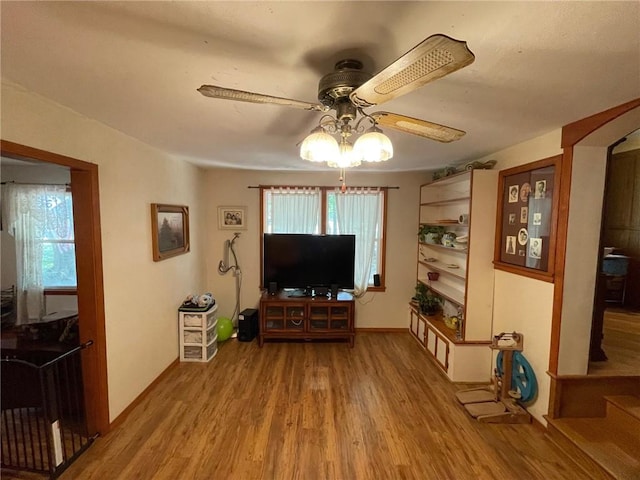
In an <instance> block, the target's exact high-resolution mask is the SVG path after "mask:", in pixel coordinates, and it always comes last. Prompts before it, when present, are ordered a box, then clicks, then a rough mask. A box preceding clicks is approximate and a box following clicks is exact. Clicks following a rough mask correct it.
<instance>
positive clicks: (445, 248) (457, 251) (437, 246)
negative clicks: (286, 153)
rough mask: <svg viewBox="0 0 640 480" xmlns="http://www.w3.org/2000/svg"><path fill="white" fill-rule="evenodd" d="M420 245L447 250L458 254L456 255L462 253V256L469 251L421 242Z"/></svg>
mask: <svg viewBox="0 0 640 480" xmlns="http://www.w3.org/2000/svg"><path fill="white" fill-rule="evenodd" d="M420 245H425V246H427V247H431V248H437V249H438V250H446V251H447V252H456V253H462V254H466V253H467V249H466V248H453V247H445V246H444V245H438V244H437V243H426V242H420Z"/></svg>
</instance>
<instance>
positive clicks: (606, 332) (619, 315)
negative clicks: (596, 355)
mask: <svg viewBox="0 0 640 480" xmlns="http://www.w3.org/2000/svg"><path fill="white" fill-rule="evenodd" d="M602 333H603V337H602V349H603V350H604V352H605V353H606V355H607V360H606V361H604V362H589V375H640V312H632V311H630V310H624V309H622V308H608V309H607V310H605V313H604V323H603V330H602Z"/></svg>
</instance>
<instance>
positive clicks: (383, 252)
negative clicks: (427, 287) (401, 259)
mask: <svg viewBox="0 0 640 480" xmlns="http://www.w3.org/2000/svg"><path fill="white" fill-rule="evenodd" d="M259 188H260V237H259V242H260V288H261V289H263V288H265V286H264V285H262V278H263V271H262V262H263V253H264V252H263V244H262V239H263V237H264V231H265V208H266V204H265V191H267V190H269V189H272V188H317V189H319V190H320V209H321V212H320V235H327V192H329V191H331V192H334V191H335V190H336V188H338V187H335V186H318V185H259ZM348 188H349V189H358V188H365V189H367V188H371V189H374V188H375V189H379V190H380V193H382V212H381V215H382V222H381V223H382V229H381V230H382V231H381V236H380V240H379V241H380V254H379V269H378V270H379V271H378V274H379V275H380V286H375V285H374V284H373V283H370V284H369V285H367V292H384V291H386V289H387V287H386V276H385V271H386V264H387V203H388V199H389V195H388V190H389V188H388V187H375V186H351V187H348Z"/></svg>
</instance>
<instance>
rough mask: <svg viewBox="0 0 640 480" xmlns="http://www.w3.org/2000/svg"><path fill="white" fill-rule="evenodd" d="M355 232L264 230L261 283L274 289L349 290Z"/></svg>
mask: <svg viewBox="0 0 640 480" xmlns="http://www.w3.org/2000/svg"><path fill="white" fill-rule="evenodd" d="M355 250H356V237H355V235H309V234H295V233H265V234H264V243H263V250H262V259H263V261H262V262H263V263H262V272H263V284H262V285H263V286H264V287H265V288H267V287H269V284H270V283H271V282H275V283H276V284H277V288H279V289H281V288H294V289H306V290H308V289H309V288H319V287H323V288H331V287H332V286H333V285H337V287H338V288H343V289H352V288H353V287H354V283H353V277H354V270H355Z"/></svg>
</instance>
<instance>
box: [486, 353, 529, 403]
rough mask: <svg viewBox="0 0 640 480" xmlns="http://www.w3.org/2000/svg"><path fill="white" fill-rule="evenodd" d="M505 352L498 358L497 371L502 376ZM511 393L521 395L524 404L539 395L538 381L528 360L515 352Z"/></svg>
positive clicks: (520, 398)
mask: <svg viewBox="0 0 640 480" xmlns="http://www.w3.org/2000/svg"><path fill="white" fill-rule="evenodd" d="M502 357H503V351H502V350H500V351H499V352H498V356H497V357H496V370H497V372H498V375H499V376H502V374H503V371H502V359H503V358H502ZM510 388H511V391H514V392H518V393H519V394H520V397H519V400H520V401H521V402H523V403H527V402H530V401H531V400H533V399H534V398H536V395H537V394H538V381H537V379H536V374H535V372H534V371H533V368H532V367H531V364H530V363H529V362H528V361H527V359H526V358H525V357H524V355H522V353H520V352H518V351H514V352H513V360H512V364H511V386H510Z"/></svg>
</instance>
